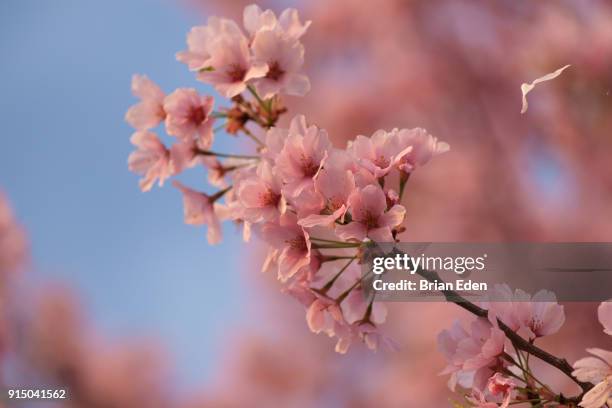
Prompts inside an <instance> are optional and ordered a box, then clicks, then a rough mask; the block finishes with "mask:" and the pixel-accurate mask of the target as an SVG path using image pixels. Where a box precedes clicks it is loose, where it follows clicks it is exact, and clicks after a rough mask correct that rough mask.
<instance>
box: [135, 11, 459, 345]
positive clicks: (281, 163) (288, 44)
mask: <svg viewBox="0 0 612 408" xmlns="http://www.w3.org/2000/svg"><path fill="white" fill-rule="evenodd" d="M243 25H244V30H242V29H241V28H240V27H239V26H238V25H237V24H236V23H235V22H234V21H232V20H228V19H223V18H217V17H211V18H210V19H209V20H208V24H207V25H205V26H200V27H194V28H193V29H192V30H191V31H190V32H189V34H188V36H187V44H188V50H187V51H183V52H179V53H178V54H177V59H178V60H179V61H181V62H183V63H185V64H187V65H188V67H189V69H191V70H192V71H194V72H196V77H197V79H198V80H200V81H202V82H205V83H208V84H211V85H212V86H214V88H215V89H216V90H217V92H218V93H219V94H221V95H222V96H224V97H227V98H230V100H229V102H230V103H231V106H229V107H225V108H220V109H219V110H217V111H215V110H214V100H213V97H212V96H209V95H200V94H199V93H198V92H197V91H196V90H195V89H192V88H188V89H187V88H180V89H177V90H175V91H174V92H172V93H171V94H169V95H165V94H164V92H163V91H162V90H161V89H160V88H159V87H158V86H157V85H156V84H154V83H153V82H152V81H151V80H149V79H148V78H147V77H144V76H140V75H136V76H134V78H133V81H132V91H133V93H134V95H135V96H137V97H139V98H140V100H141V101H140V102H139V103H138V104H137V105H134V106H132V107H131V108H130V109H129V110H128V112H127V114H126V120H127V121H128V123H130V124H131V125H132V126H133V127H134V128H135V129H136V132H135V133H134V134H133V136H132V139H131V141H132V143H133V144H134V145H136V146H137V150H136V151H135V152H133V153H132V154H131V155H130V157H129V160H128V165H129V168H130V170H132V171H134V172H137V173H141V174H143V175H144V177H143V178H142V180H141V181H140V187H141V189H142V190H143V191H148V190H150V189H151V188H152V186H153V184H154V183H155V182H156V181H157V182H158V183H159V185H160V186H161V185H163V183H164V182H165V180H167V179H168V178H170V177H172V176H175V175H178V174H180V173H181V172H183V171H185V170H187V169H189V168H192V167H195V166H204V167H206V168H207V170H208V180H209V182H210V184H211V185H212V186H214V187H216V188H219V190H218V191H217V192H215V193H212V194H206V193H204V192H202V191H199V190H196V189H193V188H191V187H188V186H186V185H184V184H183V183H181V182H180V181H178V180H175V181H174V182H173V185H174V186H175V187H176V188H177V189H179V190H180V191H181V192H182V194H183V201H184V218H185V222H186V223H187V224H192V225H206V226H207V236H208V241H209V242H210V243H211V244H215V243H218V242H219V241H220V240H221V221H224V220H232V221H234V222H236V223H238V224H240V225H242V226H243V231H244V234H243V235H244V238H245V240H248V239H249V238H250V236H251V234H252V233H255V234H256V235H257V236H259V237H261V239H262V240H263V241H264V242H266V243H267V244H268V245H269V252H268V256H267V259H266V262H265V265H264V269H275V270H276V273H277V275H278V279H279V280H280V281H281V282H282V284H283V286H284V287H283V290H284V291H285V292H286V293H288V294H290V295H292V296H294V297H295V298H297V299H298V300H299V301H300V302H301V303H303V304H304V306H305V307H306V309H307V312H306V317H307V322H308V325H309V327H310V329H311V330H312V331H313V332H316V333H319V332H324V333H326V334H328V335H329V336H332V337H336V338H337V340H338V341H337V345H336V350H337V351H338V352H342V353H343V352H345V351H346V350H347V349H348V347H349V346H350V344H351V343H352V342H353V341H354V340H356V339H361V340H363V341H364V342H365V343H366V344H367V345H368V346H369V347H370V348H373V349H374V348H376V347H378V345H379V343H380V342H381V341H383V339H384V342H385V343H388V341H387V340H386V338H384V337H381V336H380V334H379V332H378V325H379V324H380V323H382V322H383V321H384V320H385V316H386V311H385V308H384V305H382V304H381V303H374V302H373V299H372V298H371V297H370V298H368V297H367V296H365V295H364V291H363V288H362V286H361V284H362V281H361V276H360V268H359V266H358V264H359V261H360V259H359V255H360V248H362V246H363V245H364V243H367V242H369V241H376V242H394V241H395V240H397V237H398V235H399V234H400V233H401V232H403V231H404V229H405V227H404V226H403V222H404V217H405V212H406V210H405V208H404V207H403V206H402V205H401V203H400V202H401V198H402V195H403V193H404V190H405V186H406V182H407V181H408V179H409V177H410V175H411V174H412V172H414V171H415V170H416V169H417V168H419V167H420V166H422V165H424V164H426V163H427V162H428V161H429V160H430V159H431V158H432V157H433V156H435V155H437V154H440V153H443V152H445V151H447V150H448V149H449V147H448V145H447V144H446V143H444V142H440V141H438V139H437V138H435V137H433V136H432V135H430V134H429V133H428V132H427V131H426V130H424V129H421V128H415V129H392V130H390V131H385V130H378V131H376V132H375V133H374V134H373V135H372V136H370V137H368V136H363V135H359V136H357V137H356V138H355V139H354V140H353V141H351V142H349V143H348V145H347V146H345V147H344V148H338V147H334V146H333V145H332V142H331V139H330V137H329V135H328V133H327V132H326V131H325V130H324V129H321V128H319V127H318V126H316V125H314V124H312V123H309V122H308V121H307V120H306V118H305V117H304V116H303V115H296V116H294V117H293V118H292V119H291V120H290V124H289V126H288V127H287V128H285V127H281V126H279V125H278V124H277V121H278V119H279V117H280V116H281V115H282V114H284V113H285V112H286V109H285V108H284V107H283V106H282V103H281V99H280V96H281V95H304V94H305V93H306V92H307V91H308V90H309V88H310V83H309V80H308V78H307V77H306V76H304V75H303V74H301V73H300V68H301V67H302V65H303V62H304V47H303V46H302V44H301V43H300V38H301V36H302V35H303V34H304V33H305V32H306V30H307V29H308V27H309V25H310V22H305V23H302V22H301V20H300V18H299V15H298V13H297V11H296V10H293V9H288V10H285V11H284V12H283V13H281V15H280V16H279V17H278V18H277V17H276V15H275V14H274V13H273V12H272V11H270V10H266V11H262V10H261V9H260V8H259V7H257V6H248V7H246V8H245V10H244V16H243ZM217 120H221V121H223V122H224V123H223V124H222V126H223V127H225V130H226V131H227V132H228V133H230V134H244V136H246V137H248V138H250V139H251V140H252V141H254V142H255V146H254V150H255V151H254V153H253V154H252V155H244V154H233V153H220V152H217V151H213V150H211V147H212V145H213V141H214V137H215V129H214V123H215V122H216V121H217ZM162 122H164V125H165V130H166V133H167V134H168V135H169V136H171V137H173V138H175V142H174V144H172V146H171V147H167V146H166V145H165V144H164V143H163V142H162V140H161V139H160V138H159V136H158V135H157V134H155V133H154V132H153V131H152V129H153V128H155V127H157V126H158V125H160V124H161V123H162Z"/></svg>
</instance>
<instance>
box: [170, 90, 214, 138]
mask: <svg viewBox="0 0 612 408" xmlns="http://www.w3.org/2000/svg"><path fill="white" fill-rule="evenodd" d="M213 104H214V99H213V97H212V96H200V95H198V91H196V90H195V89H193V88H189V89H187V88H179V89H177V90H176V91H174V92H172V93H171V94H170V95H168V96H167V97H166V99H165V100H164V110H165V111H166V131H167V132H168V134H169V135H172V136H178V137H180V138H183V139H189V138H193V137H195V138H197V140H198V142H199V145H200V146H201V148H202V149H208V148H209V147H210V146H211V145H212V142H213V123H214V118H212V117H211V115H210V114H211V112H212V110H213Z"/></svg>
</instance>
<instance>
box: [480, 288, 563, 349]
mask: <svg viewBox="0 0 612 408" xmlns="http://www.w3.org/2000/svg"><path fill="white" fill-rule="evenodd" d="M491 297H492V298H493V301H491V302H486V303H483V307H485V308H487V309H489V310H490V311H492V312H493V313H495V314H496V315H497V317H498V318H499V319H500V320H501V321H502V322H504V323H505V324H506V325H507V326H508V327H510V328H511V329H512V330H515V331H521V330H522V331H525V332H526V333H525V335H526V336H528V337H529V338H532V339H533V338H537V337H543V336H549V335H551V334H554V333H556V332H557V331H559V329H560V328H561V326H563V323H564V322H565V313H564V310H563V306H561V305H559V304H558V303H557V299H556V297H555V295H554V293H552V292H549V291H546V290H540V291H539V292H537V293H536V294H535V295H533V296H531V295H530V294H528V293H526V292H524V291H523V290H521V289H516V290H515V291H514V292H512V290H511V289H510V287H508V285H496V286H495V287H494V288H493V292H492V295H491Z"/></svg>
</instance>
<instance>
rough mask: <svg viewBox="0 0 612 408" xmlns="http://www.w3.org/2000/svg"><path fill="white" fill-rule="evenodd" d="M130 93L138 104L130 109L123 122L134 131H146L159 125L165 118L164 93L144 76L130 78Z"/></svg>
mask: <svg viewBox="0 0 612 408" xmlns="http://www.w3.org/2000/svg"><path fill="white" fill-rule="evenodd" d="M132 93H133V94H134V96H136V97H138V98H140V102H139V103H137V104H136V105H134V106H132V107H130V109H128V111H127V113H126V114H125V120H126V121H127V122H128V123H129V124H130V125H131V126H132V127H133V128H134V129H136V130H147V129H151V128H154V127H155V126H157V125H159V124H160V123H161V122H162V121H163V120H164V118H165V117H166V112H165V111H164V106H163V104H164V97H165V95H164V92H163V91H162V90H161V89H160V88H159V86H157V85H156V84H155V83H154V82H153V81H151V80H150V79H149V78H148V77H147V76H145V75H134V76H133V77H132Z"/></svg>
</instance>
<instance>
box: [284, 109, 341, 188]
mask: <svg viewBox="0 0 612 408" xmlns="http://www.w3.org/2000/svg"><path fill="white" fill-rule="evenodd" d="M330 148H331V144H330V142H329V139H328V137H327V132H326V131H325V130H321V129H319V128H317V127H316V126H314V125H311V126H307V125H306V118H305V117H304V116H302V115H299V116H296V117H295V118H293V120H292V121H291V126H290V127H289V136H288V137H287V140H286V142H285V145H284V147H283V149H282V150H281V152H280V153H279V155H278V157H277V158H276V170H277V172H278V175H279V176H280V177H281V179H282V180H283V182H284V183H285V187H284V191H285V192H286V194H287V195H288V196H292V197H295V196H297V195H298V194H300V193H301V192H302V190H304V189H305V188H310V187H312V186H313V185H314V180H313V178H314V177H315V176H316V175H317V173H318V172H319V170H320V169H321V166H322V165H323V163H324V162H325V159H326V158H327V155H328V150H329V149H330Z"/></svg>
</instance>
